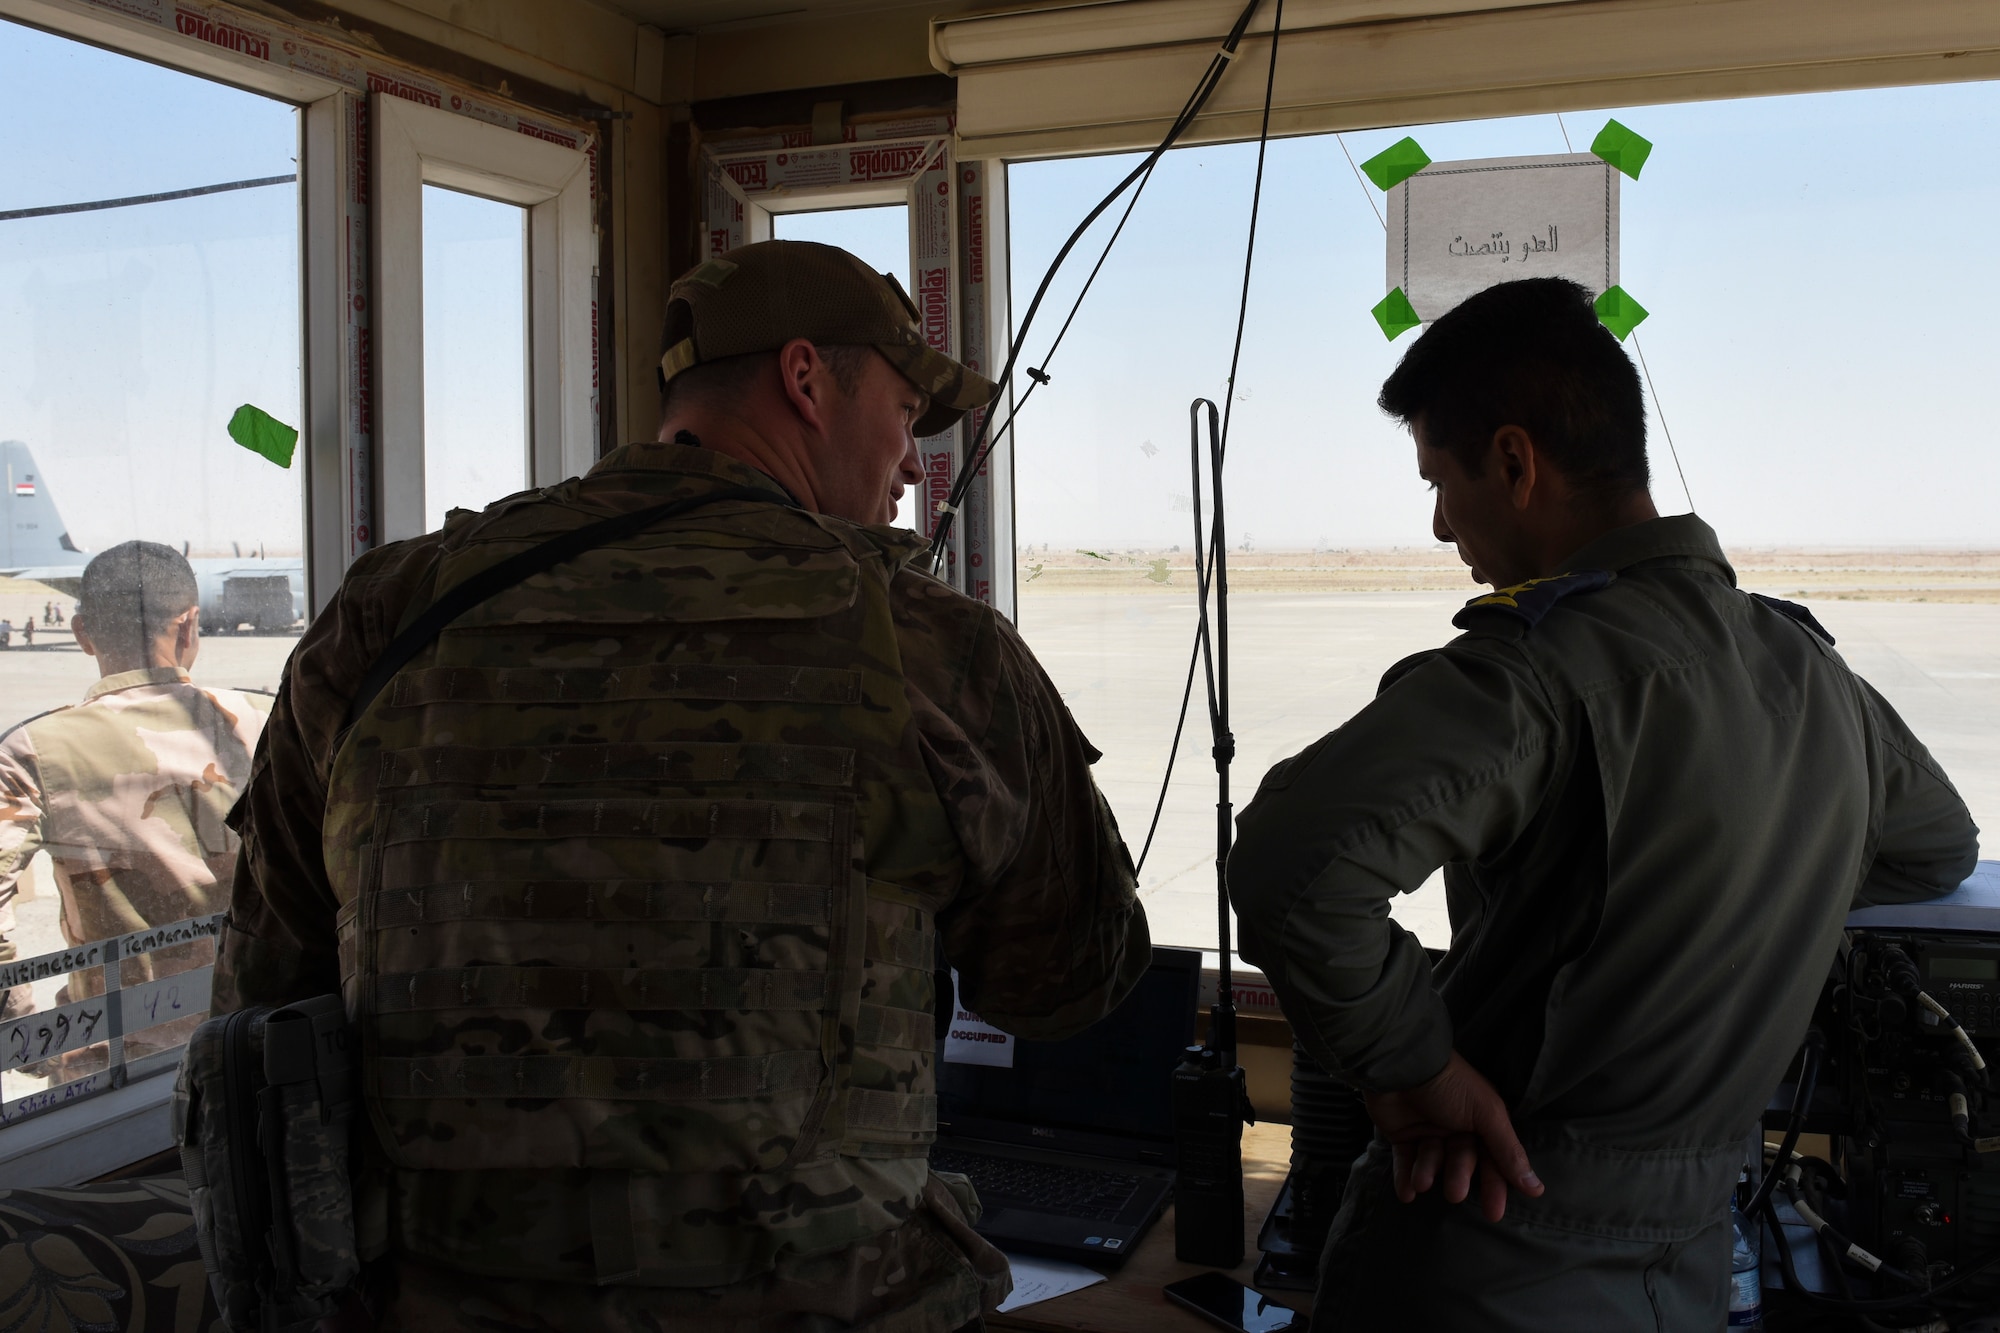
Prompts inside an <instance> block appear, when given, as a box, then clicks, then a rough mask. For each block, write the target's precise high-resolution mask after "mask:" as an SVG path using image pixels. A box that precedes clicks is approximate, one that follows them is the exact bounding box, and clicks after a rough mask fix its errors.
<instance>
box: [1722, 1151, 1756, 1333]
mask: <svg viewBox="0 0 2000 1333" xmlns="http://www.w3.org/2000/svg"><path fill="white" fill-rule="evenodd" d="M1749 1184H1750V1173H1749V1172H1748V1171H1745V1172H1744V1173H1743V1177H1742V1180H1741V1182H1740V1183H1739V1184H1738V1186H1737V1188H1736V1189H1735V1190H1734V1191H1733V1192H1732V1193H1731V1194H1730V1196H1729V1233H1730V1234H1729V1327H1730V1328H1732V1329H1753V1330H1761V1329H1762V1328H1763V1327H1764V1277H1763V1230H1762V1228H1760V1227H1759V1226H1758V1225H1757V1223H1756V1222H1755V1221H1753V1220H1752V1219H1750V1218H1748V1217H1745V1216H1744V1215H1743V1210H1742V1209H1741V1208H1739V1207H1738V1206H1737V1200H1738V1199H1739V1198H1742V1197H1744V1196H1745V1195H1747V1193H1748V1190H1749Z"/></svg>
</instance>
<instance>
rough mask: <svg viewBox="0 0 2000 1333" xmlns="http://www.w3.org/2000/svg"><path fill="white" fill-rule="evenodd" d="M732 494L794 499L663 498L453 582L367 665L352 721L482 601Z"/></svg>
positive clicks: (731, 489)
mask: <svg viewBox="0 0 2000 1333" xmlns="http://www.w3.org/2000/svg"><path fill="white" fill-rule="evenodd" d="M727 500H750V501H756V502H759V503H762V504H783V505H789V504H791V501H790V500H789V499H788V498H787V497H785V496H782V495H779V494H777V493H775V492H773V491H770V490H766V489H764V488H762V487H752V486H726V487H723V488H722V489H720V490H714V491H709V492H708V493H707V494H705V495H693V496H684V497H682V498H681V499H678V500H669V501H667V502H666V503H664V504H656V505H648V506H647V507H646V508H644V509H634V510H631V511H630V512H628V513H623V514H614V515H612V516H611V517H610V518H604V519H599V520H598V521H597V522H595V523H586V524H585V525H584V526H582V527H580V528H572V529H571V530H570V531H568V532H564V533H560V534H558V535H557V536H554V537H551V538H549V539H548V540H547V541H545V542H541V543H538V544H537V545H534V546H531V547H529V548H528V549H527V550H525V551H520V552H517V553H516V554H514V555H510V556H508V557H507V558H506V559H505V560H502V561H500V562H499V563H498V564H495V565H490V566H488V567H487V568H485V569H482V570H480V571H479V572H478V573H477V574H474V575H472V576H470V577H469V578H467V579H465V580H464V581H463V582H461V583H458V584H454V585H453V586H452V587H451V588H449V589H447V590H446V592H445V594H444V595H443V596H442V597H440V598H438V599H437V600H436V601H435V602H432V603H431V604H430V605H429V606H427V607H425V608H424V610H423V613H422V614H421V615H419V616H418V617H417V618H416V619H415V620H413V621H411V622H410V624H409V625H408V627H406V628H405V629H404V630H403V632H402V633H400V634H398V635H397V636H396V637H395V638H394V639H392V640H391V641H390V643H389V646H388V647H387V648H385V649H383V650H382V655H381V656H380V657H378V658H376V659H375V664H374V665H373V666H371V667H369V668H368V674H367V675H366V676H363V677H362V678H361V685H360V687H359V688H358V689H356V690H355V692H354V700H353V702H352V703H350V704H348V706H347V725H348V726H350V727H351V726H353V725H354V723H355V722H356V721H357V720H358V719H359V718H360V717H361V715H362V714H363V713H365V712H367V711H368V705H370V704H372V703H374V702H375V696H376V695H378V694H380V693H381V692H382V687H383V686H385V685H387V684H388V683H389V681H390V680H391V679H393V678H394V676H395V674H396V673H397V672H398V671H400V670H402V669H403V667H404V666H405V665H407V664H408V663H409V661H410V659H411V658H413V657H415V656H416V655H417V654H418V653H421V652H422V651H423V650H424V649H425V648H428V647H429V646H430V644H431V641H432V640H434V639H436V638H437V636H438V635H440V634H442V633H444V630H445V627H446V626H447V625H449V624H451V622H452V621H454V620H457V619H458V618H459V617H460V616H462V615H464V614H465V613H466V612H467V611H470V610H471V609H472V608H473V607H475V606H478V605H479V604H480V603H481V602H484V601H487V600H489V599H491V598H493V597H497V596H499V595H500V594H501V593H503V592H505V591H507V589H509V588H511V587H513V586H515V585H516V584H518V583H523V582H525V581H527V580H528V579H531V578H533V577H534V576H535V575H537V574H541V573H545V572H546V571H548V570H551V569H554V568H555V567H556V566H557V565H560V564H561V563H563V562H564V561H565V560H574V559H575V558H576V557H577V556H580V555H582V554H583V553H584V552H585V551H590V550H594V549H596V548H597V547H599V546H608V545H610V544H611V543H612V542H616V541H623V540H625V539H626V538H628V537H636V536H638V535H639V534H640V533H642V532H644V531H645V530H646V529H647V528H650V527H652V526H653V525H654V524H655V523H659V522H662V521H664V520H666V519H669V518H674V517H676V516H678V515H680V514H685V513H687V512H689V511H690V510H694V509H700V508H702V507H703V506H704V505H712V504H721V503H722V502H724V501H727Z"/></svg>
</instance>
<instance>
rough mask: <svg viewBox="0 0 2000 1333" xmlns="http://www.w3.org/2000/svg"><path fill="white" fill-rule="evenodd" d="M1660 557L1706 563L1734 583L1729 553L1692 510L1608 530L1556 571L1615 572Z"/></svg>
mask: <svg viewBox="0 0 2000 1333" xmlns="http://www.w3.org/2000/svg"><path fill="white" fill-rule="evenodd" d="M1660 560H1670V561H1673V562H1674V563H1676V564H1679V565H1681V566H1682V567H1684V568H1702V567H1707V568H1709V569H1710V570H1711V571H1712V572H1714V573H1717V574H1720V575H1722V577H1724V578H1725V579H1728V580H1729V586H1730V587H1732V588H1733V587H1735V586H1736V571H1735V569H1733V568H1732V567H1731V566H1730V563H1729V557H1727V556H1725V555H1724V554H1723V553H1722V543H1721V542H1720V541H1718V540H1717V539H1716V536H1715V529H1714V528H1711V527H1709V526H1708V524H1706V523H1704V522H1702V521H1701V520H1700V519H1699V518H1696V517H1695V516H1694V515H1693V514H1673V515H1670V516H1668V517H1666V518H1652V519H1647V520H1646V521H1645V522H1644V523H1634V524H1633V525H1632V526H1631V527H1629V528H1619V529H1617V530H1616V531H1613V532H1607V533H1605V534H1604V535H1603V536H1602V537H1599V538H1598V539H1597V540H1596V541H1594V542H1592V543H1590V544H1589V545H1588V546H1586V547H1584V548H1583V549H1582V550H1580V551H1578V552H1577V553H1576V554H1574V555H1572V556H1571V557H1570V558H1569V559H1567V560H1565V561H1563V563H1562V567H1561V568H1560V569H1558V570H1557V571H1556V572H1557V573H1558V574H1571V573H1576V572H1579V571H1582V570H1586V569H1604V570H1609V571H1611V572H1612V573H1614V574H1616V573H1620V572H1622V571H1624V570H1626V569H1629V568H1631V567H1632V566H1633V565H1638V564H1645V563H1650V562H1653V561H1660Z"/></svg>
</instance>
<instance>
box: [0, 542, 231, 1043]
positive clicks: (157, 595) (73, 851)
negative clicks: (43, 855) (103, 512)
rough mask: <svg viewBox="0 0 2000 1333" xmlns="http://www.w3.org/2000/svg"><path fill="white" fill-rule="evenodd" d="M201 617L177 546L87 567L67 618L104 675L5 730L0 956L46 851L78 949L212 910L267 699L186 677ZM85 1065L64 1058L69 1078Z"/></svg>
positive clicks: (150, 1039)
mask: <svg viewBox="0 0 2000 1333" xmlns="http://www.w3.org/2000/svg"><path fill="white" fill-rule="evenodd" d="M200 621H201V609H200V597H199V594H198V592H197V589H196V586H195V578H194V571H193V570H192V569H190V568H189V567H188V562H187V561H186V559H184V558H183V557H182V556H181V555H180V554H179V553H178V552H177V551H175V550H174V549H173V548H172V547H168V546H161V545H159V544H158V543H156V542H126V543H125V544H123V545H122V546H114V547H112V548H111V549H110V550H108V551H105V552H103V553H102V554H100V555H98V556H96V557H95V558H94V559H92V560H91V562H90V564H89V565H88V566H87V567H86V568H85V569H84V571H83V593H82V596H81V598H80V599H79V601H78V604H77V608H76V613H75V616H74V618H73V620H72V628H73V629H74V631H75V634H76V642H77V646H78V647H79V648H81V649H83V651H84V652H86V653H88V654H89V655H91V656H92V657H95V658H96V659H97V669H98V673H99V675H100V677H101V679H99V680H98V682H97V683H96V684H95V685H93V686H91V687H90V689H89V690H88V691H86V692H85V694H84V696H83V701H82V702H81V703H78V704H74V705H71V706H69V707H65V708H58V709H56V710H55V711H54V712H51V713H44V714H42V715H41V716H40V717H34V718H30V719H28V720H27V721H25V722H23V723H21V724H20V725H19V726H17V727H15V728H14V729H13V730H12V731H9V732H7V733H6V734H5V735H4V736H0V959H4V958H6V957H10V956H12V953H13V949H14V946H13V945H12V944H9V943H6V942H5V940H6V937H7V936H8V935H10V934H11V933H12V930H13V926H14V920H13V898H14V893H15V888H16V885H17V884H18V882H19V880H20V878H21V875H22V872H23V871H25V870H26V869H27V866H28V861H29V859H30V858H31V857H33V856H34V854H35V853H36V852H38V851H41V850H44V849H46V850H47V851H48V853H49V857H50V860H51V861H52V862H53V863H54V865H55V880H56V887H57V889H58V891H59V892H60V893H61V896H62V932H63V938H64V939H65V940H67V941H68V942H69V943H70V944H72V945H75V944H82V943H85V942H87V941H91V940H101V939H105V938H107V937H111V936H117V935H123V934H127V933H129V932H131V931H135V930H142V929H144V928H145V927H147V926H150V925H162V924H165V923H167V922H170V921H179V920H182V919H183V918H186V917H193V916H205V915H207V914H209V913H211V912H216V911H220V910H221V908H222V906H223V903H224V900H225V899H226V897H227V895H228V885H229V881H230V878H231V875H232V873H233V868H234V866H235V862H236V846H237V839H236V836H235V834H233V833H231V832H230V831H229V830H228V829H227V828H225V827H224V826H223V823H222V819H223V816H224V815H226V814H227V813H228V812H229V807H230V805H231V804H233V803H234V802H235V800H236V792H237V788H238V787H239V786H240V785H241V784H242V783H243V781H244V780H245V779H246V778H247V777H248V776H249V773H250V754H251V751H252V750H253V749H254V748H255V747H256V744H257V735H258V733H259V732H260V731H262V730H263V727H264V716H265V714H266V713H267V712H268V711H269V710H270V700H269V699H268V698H267V697H265V696H263V695H258V694H243V693H239V692H237V691H234V690H211V689H204V688H202V687H199V686H196V685H194V684H192V683H190V682H189V680H188V668H189V667H191V666H192V665H194V659H195V654H196V653H197V652H198V651H199V649H200V646H201V645H200ZM213 955H214V950H213V946H212V945H211V943H210V942H209V941H207V940H201V941H197V942H195V943H193V944H184V945H175V946H173V947H171V948H167V949H162V950H159V951H157V952H154V953H151V954H144V955H141V956H139V957H137V958H132V959H128V960H127V961H126V962H125V963H124V964H123V967H124V971H123V973H122V974H121V975H122V978H123V984H124V985H127V986H131V985H136V984H138V983H140V982H143V981H147V980H150V979H152V978H153V977H155V976H168V975H172V974H174V973H177V972H185V971H187V970H189V969H190V968H195V967H201V966H203V965H205V964H207V963H208V962H210V961H211V959H212V958H213ZM103 989H104V978H103V973H102V972H101V970H99V969H90V970H87V971H81V972H73V973H71V974H70V978H69V985H68V987H67V990H68V995H67V997H63V996H60V995H59V997H58V998H59V1000H61V999H65V998H66V999H81V998H83V997H85V996H88V995H96V994H100V993H101V992H102V991H103ZM9 998H10V1000H11V1001H12V1003H13V1004H14V1005H19V1004H20V1003H21V1002H22V1000H24V999H25V995H15V996H10V997H9ZM163 1012H164V1011H163ZM198 1016H199V1015H198V1012H197V1014H196V1015H194V1016H190V1017H188V1018H185V1019H182V1020H179V1021H176V1022H174V1023H172V1024H171V1025H168V1026H162V1027H155V1028H153V1029H151V1030H150V1031H146V1032H142V1033H141V1034H139V1036H138V1037H137V1038H131V1037H128V1039H127V1042H126V1053H127V1055H128V1056H136V1055H141V1054H144V1053H146V1052H147V1051H153V1050H163V1049H165V1048H167V1047H169V1046H172V1045H176V1044H178V1043H179V1042H181V1041H184V1040H186V1037H187V1034H188V1032H190V1031H192V1029H193V1024H194V1022H195V1019H196V1018H197V1017H198ZM128 1026H129V1025H128ZM100 1063H101V1061H100ZM83 1072H87V1067H86V1066H85V1065H83V1064H82V1063H80V1062H78V1061H75V1060H72V1061H70V1062H69V1063H68V1064H67V1065H66V1066H65V1070H64V1076H65V1077H74V1076H76V1075H78V1074H81V1073H83Z"/></svg>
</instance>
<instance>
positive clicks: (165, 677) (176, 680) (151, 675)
mask: <svg viewBox="0 0 2000 1333" xmlns="http://www.w3.org/2000/svg"><path fill="white" fill-rule="evenodd" d="M187 683H188V673H187V672H185V671H183V670H181V669H180V668H179V667H141V668H140V669H139V670H137V671H120V672H118V673H117V674H116V675H112V676H104V677H101V678H99V680H98V681H97V683H96V684H95V685H92V686H91V687H90V688H89V689H87V690H85V691H84V692H83V701H84V702H85V703H89V702H90V701H91V700H92V699H95V698H97V697H98V696H99V695H103V694H116V693H117V692H118V691H120V690H129V689H132V688H134V687H136V686H139V685H185V684H187Z"/></svg>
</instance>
